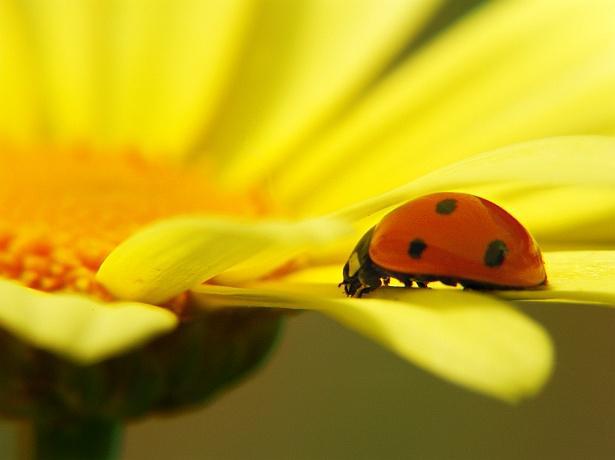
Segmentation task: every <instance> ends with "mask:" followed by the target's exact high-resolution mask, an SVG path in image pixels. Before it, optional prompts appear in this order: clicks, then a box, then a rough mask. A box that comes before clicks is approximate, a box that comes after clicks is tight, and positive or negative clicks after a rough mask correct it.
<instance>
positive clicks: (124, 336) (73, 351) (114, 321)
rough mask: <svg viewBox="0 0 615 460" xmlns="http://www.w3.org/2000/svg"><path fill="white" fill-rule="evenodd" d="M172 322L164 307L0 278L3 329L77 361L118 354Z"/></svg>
mask: <svg viewBox="0 0 615 460" xmlns="http://www.w3.org/2000/svg"><path fill="white" fill-rule="evenodd" d="M176 324H177V318H176V316H175V315H174V314H173V313H171V312H170V311H168V310H165V309H163V308H158V307H153V306H151V305H145V304H139V303H128V302H121V303H103V302H99V301H96V300H93V299H90V298H87V297H84V296H77V295H69V294H48V293H43V292H39V291H35V290H32V289H28V288H25V287H22V286H20V285H18V284H16V283H12V282H9V281H3V280H0V325H1V326H2V328H4V329H5V330H7V331H9V332H10V333H11V334H13V335H15V336H16V337H19V338H20V339H22V340H24V341H26V342H28V343H31V344H32V345H35V346H37V347H40V348H42V349H44V350H47V351H50V352H53V353H57V354H59V355H62V356H64V357H66V358H69V359H71V360H73V361H76V362H78V363H80V364H91V363H94V362H97V361H101V360H103V359H106V358H109V357H111V356H113V355H116V354H119V353H122V352H124V351H126V350H128V349H130V348H132V347H136V346H138V345H140V344H142V343H145V342H147V341H148V340H151V339H152V338H154V337H156V336H158V335H161V334H164V333H166V332H169V331H171V330H172V329H174V328H175V326H176Z"/></svg>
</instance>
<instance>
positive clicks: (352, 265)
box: [348, 251, 361, 276]
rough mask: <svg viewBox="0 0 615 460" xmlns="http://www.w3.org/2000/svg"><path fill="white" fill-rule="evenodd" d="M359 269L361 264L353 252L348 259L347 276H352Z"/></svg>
mask: <svg viewBox="0 0 615 460" xmlns="http://www.w3.org/2000/svg"><path fill="white" fill-rule="evenodd" d="M359 268H361V262H360V261H359V255H358V254H357V253H356V251H355V252H353V253H352V254H351V255H350V258H349V259H348V276H354V275H356V274H357V272H358V271H359Z"/></svg>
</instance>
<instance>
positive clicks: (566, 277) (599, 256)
mask: <svg viewBox="0 0 615 460" xmlns="http://www.w3.org/2000/svg"><path fill="white" fill-rule="evenodd" d="M544 259H545V268H546V270H547V285H546V286H545V287H544V288H542V289H530V290H522V291H499V292H498V293H497V294H498V296H500V297H503V298H506V299H515V300H555V301H561V300H569V301H575V302H580V303H592V302H597V303H602V304H605V305H609V306H615V251H561V252H546V253H545V254H544Z"/></svg>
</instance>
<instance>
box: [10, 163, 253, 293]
mask: <svg viewBox="0 0 615 460" xmlns="http://www.w3.org/2000/svg"><path fill="white" fill-rule="evenodd" d="M261 211H262V202H261V201H260V200H258V199H257V197H255V196H254V195H248V194H231V193H225V192H223V191H222V190H220V189H219V188H217V187H215V186H213V184H212V183H211V182H208V181H207V176H206V175H205V174H203V171H199V172H197V171H189V170H186V169H180V168H178V167H171V166H169V165H166V164H160V163H153V162H151V161H146V160H144V159H143V158H141V157H139V156H138V155H136V154H129V153H127V154H118V155H103V154H99V153H93V152H89V151H70V152H67V151H45V152H17V153H16V152H11V153H7V152H0V277H3V278H9V279H12V280H15V281H18V282H20V283H21V284H23V285H25V286H29V287H32V288H35V289H39V290H43V291H72V292H80V293H87V294H91V295H95V296H97V297H100V298H103V299H109V298H110V296H109V295H108V294H107V293H106V292H105V290H104V288H103V287H102V286H101V285H100V284H98V283H97V282H96V280H95V274H96V271H97V270H98V268H99V267H100V264H101V263H102V261H103V260H104V259H105V257H107V255H108V254H109V253H110V252H111V251H112V250H113V248H114V247H115V246H117V244H118V243H120V242H121V241H122V240H124V239H125V238H127V237H128V236H130V235H131V234H132V233H133V232H135V231H136V230H138V229H139V228H141V227H142V226H143V225H145V224H148V223H150V222H152V221H154V220H158V219H162V218H166V217H171V216H175V215H185V214H203V213H208V214H211V213H214V214H243V215H253V214H256V213H260V212H261Z"/></svg>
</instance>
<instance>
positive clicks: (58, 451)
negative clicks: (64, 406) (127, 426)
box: [33, 419, 121, 460]
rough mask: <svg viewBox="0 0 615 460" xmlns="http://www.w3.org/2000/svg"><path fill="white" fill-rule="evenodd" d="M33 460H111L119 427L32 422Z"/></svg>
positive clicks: (84, 422)
mask: <svg viewBox="0 0 615 460" xmlns="http://www.w3.org/2000/svg"><path fill="white" fill-rule="evenodd" d="M33 428H34V455H33V459H34V460H114V459H117V458H118V455H119V451H120V449H119V447H120V434H121V426H120V423H118V422H117V421H116V420H107V419H85V420H62V421H36V422H34V426H33Z"/></svg>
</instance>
